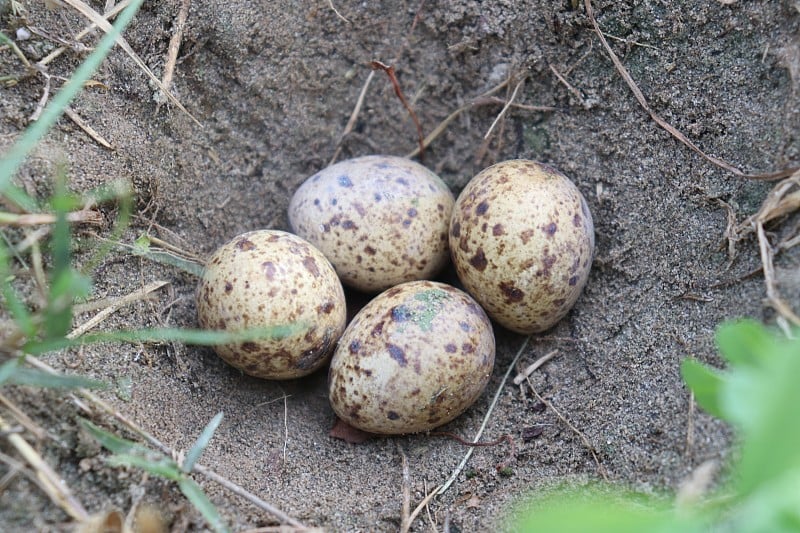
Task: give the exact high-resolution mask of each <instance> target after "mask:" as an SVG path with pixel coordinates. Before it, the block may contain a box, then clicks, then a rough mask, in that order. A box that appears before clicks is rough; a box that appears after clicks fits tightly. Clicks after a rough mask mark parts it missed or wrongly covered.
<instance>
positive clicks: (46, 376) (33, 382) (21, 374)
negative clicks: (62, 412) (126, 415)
mask: <svg viewBox="0 0 800 533" xmlns="http://www.w3.org/2000/svg"><path fill="white" fill-rule="evenodd" d="M8 382H9V383H13V384H14V385H30V386H33V387H44V388H48V389H79V388H84V389H104V388H106V387H107V385H106V384H105V383H103V382H102V381H98V380H96V379H91V378H87V377H84V376H69V375H66V374H51V373H50V372H45V371H43V370H36V369H34V368H19V369H17V371H16V372H14V373H13V374H12V375H11V377H10V378H9V379H8Z"/></svg>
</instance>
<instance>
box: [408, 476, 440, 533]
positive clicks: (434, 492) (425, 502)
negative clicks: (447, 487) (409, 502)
mask: <svg viewBox="0 0 800 533" xmlns="http://www.w3.org/2000/svg"><path fill="white" fill-rule="evenodd" d="M441 490H442V486H441V485H440V486H438V487H436V488H435V489H433V490H432V491H431V492H430V494H428V495H427V496H425V498H423V499H422V501H421V502H419V505H417V506H416V507H415V508H414V511H413V512H412V513H411V516H409V517H408V526H409V527H411V524H413V523H414V520H416V519H417V516H419V513H420V512H421V511H422V510H423V509H424V508H425V507H426V506H427V505H428V503H430V501H431V500H432V499H433V498H434V496H436V495H437V494H440V491H441Z"/></svg>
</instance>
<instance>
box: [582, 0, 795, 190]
mask: <svg viewBox="0 0 800 533" xmlns="http://www.w3.org/2000/svg"><path fill="white" fill-rule="evenodd" d="M584 5H585V6H586V15H587V16H588V17H589V22H591V23H592V27H594V31H595V33H596V34H597V37H598V38H599V39H600V42H601V43H602V44H603V48H605V49H606V52H607V53H608V56H609V57H610V58H611V61H612V62H613V63H614V66H615V67H616V69H617V72H619V73H620V75H621V76H622V78H623V79H624V80H625V83H627V84H628V87H629V88H630V90H631V91H632V92H633V95H634V96H635V97H636V100H637V101H638V102H639V105H641V106H642V108H643V109H644V110H645V111H647V113H648V114H649V115H650V118H652V119H653V120H654V121H655V122H656V124H658V125H659V126H661V127H662V128H664V129H665V130H666V131H667V132H669V134H670V135H672V136H673V137H675V139H677V140H678V141H680V142H682V143H683V144H684V145H685V146H687V147H688V148H690V149H692V150H693V151H694V152H695V153H697V154H698V155H700V156H701V157H703V158H705V159H706V160H707V161H709V162H711V163H713V164H714V165H716V166H718V167H720V168H722V169H725V170H727V171H728V172H730V173H732V174H735V175H736V176H739V177H742V178H748V179H754V180H777V179H781V178H785V177H786V176H789V175H791V174H793V173H794V172H797V171H798V170H800V167H792V168H785V169H783V170H778V171H775V172H766V173H757V174H748V173H745V172H743V171H741V170H739V169H738V168H736V167H734V166H733V165H731V164H730V163H728V162H727V161H725V160H723V159H720V158H718V157H715V156H713V155H709V154H706V153H705V152H704V151H702V150H701V149H700V148H699V147H698V146H697V145H696V144H694V143H693V142H692V141H691V140H689V138H688V137H686V135H684V134H683V133H681V132H680V131H679V130H678V129H676V128H675V127H674V126H672V125H671V124H670V123H669V122H667V121H666V120H664V119H663V118H661V116H659V115H658V114H657V113H656V112H655V111H653V109H652V108H651V107H650V104H648V103H647V99H646V98H645V97H644V94H643V93H642V91H641V89H639V86H638V85H636V82H634V81H633V78H632V77H631V75H630V74H629V73H628V71H627V69H626V68H625V66H624V65H623V64H622V61H620V60H619V57H617V54H615V53H614V50H612V49H611V46H609V44H608V41H606V38H605V36H604V35H603V32H602V31H601V30H600V25H599V24H597V20H596V19H595V16H594V9H593V8H592V0H584Z"/></svg>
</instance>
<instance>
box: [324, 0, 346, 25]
mask: <svg viewBox="0 0 800 533" xmlns="http://www.w3.org/2000/svg"><path fill="white" fill-rule="evenodd" d="M328 5H329V6H330V7H331V9H332V10H333V12H334V13H336V16H337V17H339V18H340V19H342V20H343V21H345V22H346V23H348V24H350V21H349V20H347V19H346V18H344V16H343V15H342V14H341V13H339V10H338V9H336V6H334V5H333V0H328Z"/></svg>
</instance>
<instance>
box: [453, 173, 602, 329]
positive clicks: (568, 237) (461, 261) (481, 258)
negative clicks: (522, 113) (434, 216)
mask: <svg viewBox="0 0 800 533" xmlns="http://www.w3.org/2000/svg"><path fill="white" fill-rule="evenodd" d="M450 249H451V255H452V258H453V264H454V266H455V270H456V272H457V274H458V277H459V279H460V280H461V282H462V283H463V284H464V287H465V288H466V290H467V291H468V292H469V293H470V294H471V295H472V296H473V297H474V298H475V299H476V300H477V301H478V302H479V303H480V304H481V305H482V306H483V308H484V309H485V310H486V312H487V313H488V314H489V316H491V317H492V318H493V319H494V320H495V321H497V322H498V323H499V324H501V325H502V326H504V327H506V328H508V329H510V330H512V331H515V332H518V333H522V334H530V333H537V332H541V331H544V330H546V329H548V328H550V327H551V326H552V325H553V324H555V323H556V322H558V321H559V320H561V318H563V317H564V315H566V314H567V312H568V311H569V310H570V308H571V307H572V306H573V304H574V303H575V301H576V300H577V299H578V296H579V295H580V293H581V290H582V289H583V287H584V285H585V284H586V280H587V279H588V276H589V269H590V268H591V263H592V256H593V254H594V224H593V222H592V215H591V213H590V212H589V208H588V206H587V204H586V200H585V199H584V198H583V195H581V193H580V191H579V190H578V188H577V187H576V186H575V185H574V184H573V183H572V182H571V181H570V180H569V178H567V177H566V176H564V175H563V174H561V173H560V172H559V171H557V170H555V169H553V168H551V167H549V166H547V165H543V164H541V163H537V162H535V161H527V160H512V161H505V162H502V163H498V164H496V165H493V166H491V167H489V168H486V169H484V170H483V171H481V172H480V173H479V174H478V175H477V176H475V177H474V178H473V179H472V180H471V181H470V182H469V183H468V184H467V186H466V187H465V188H464V190H463V191H462V192H461V194H460V195H459V197H458V200H457V201H456V205H455V207H454V209H453V218H452V219H451V221H450Z"/></svg>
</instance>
